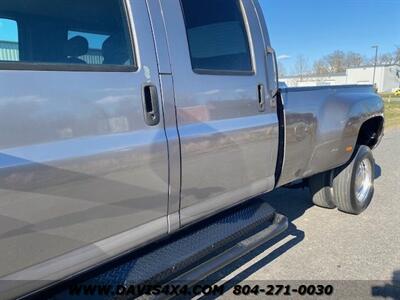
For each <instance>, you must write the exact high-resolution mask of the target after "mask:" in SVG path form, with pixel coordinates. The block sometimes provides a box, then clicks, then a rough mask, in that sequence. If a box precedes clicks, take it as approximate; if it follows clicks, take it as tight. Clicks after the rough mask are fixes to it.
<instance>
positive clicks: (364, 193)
mask: <svg viewBox="0 0 400 300" xmlns="http://www.w3.org/2000/svg"><path fill="white" fill-rule="evenodd" d="M371 188H372V165H371V161H370V160H369V159H367V158H365V159H363V160H362V161H361V163H360V164H359V166H358V168H357V171H356V178H355V193H356V199H357V201H358V202H360V203H364V202H365V201H366V200H367V199H368V196H369V194H370V192H371Z"/></svg>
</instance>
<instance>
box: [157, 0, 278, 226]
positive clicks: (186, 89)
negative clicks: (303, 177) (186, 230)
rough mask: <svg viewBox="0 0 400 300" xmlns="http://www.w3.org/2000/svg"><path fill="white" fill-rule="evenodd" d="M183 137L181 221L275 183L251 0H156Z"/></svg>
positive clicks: (274, 124) (271, 116)
mask: <svg viewBox="0 0 400 300" xmlns="http://www.w3.org/2000/svg"><path fill="white" fill-rule="evenodd" d="M161 5H162V9H163V14H164V17H165V23H166V28H167V36H168V41H169V47H170V57H171V65H172V73H173V78H174V85H175V101H176V109H177V117H178V130H179V134H180V138H181V156H182V190H181V222H182V224H183V225H186V224H188V223H190V222H192V221H193V220H195V219H198V218H201V217H203V216H205V215H208V214H211V213H215V211H217V210H220V209H223V208H226V207H229V206H232V205H234V204H236V203H238V202H240V201H242V200H244V199H246V198H250V197H252V196H255V195H257V194H261V193H263V192H266V191H269V190H271V189H272V188H273V187H274V184H275V178H274V173H275V164H276V158H277V150H278V118H277V113H276V108H275V107H274V103H273V101H269V100H270V97H269V95H268V92H267V90H268V87H267V78H266V68H265V66H266V55H265V47H264V44H263V37H262V33H261V30H260V27H259V23H258V18H257V14H256V11H255V9H254V7H253V3H252V1H250V0H243V1H241V0H202V1H198V0H181V1H180V0H169V1H161Z"/></svg>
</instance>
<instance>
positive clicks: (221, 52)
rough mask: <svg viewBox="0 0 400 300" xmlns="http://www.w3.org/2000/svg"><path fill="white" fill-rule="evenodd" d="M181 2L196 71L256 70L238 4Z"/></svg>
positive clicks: (232, 1) (206, 0)
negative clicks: (252, 63) (253, 68)
mask: <svg viewBox="0 0 400 300" xmlns="http://www.w3.org/2000/svg"><path fill="white" fill-rule="evenodd" d="M181 1H182V7H183V12H184V16H185V23H186V31H187V36H188V42H189V48H190V55H191V60H192V67H193V69H194V70H212V71H251V70H252V65H251V55H250V49H249V42H248V39H247V32H246V28H245V25H244V20H243V15H242V12H241V8H240V4H239V1H238V0H201V1H199V0H181Z"/></svg>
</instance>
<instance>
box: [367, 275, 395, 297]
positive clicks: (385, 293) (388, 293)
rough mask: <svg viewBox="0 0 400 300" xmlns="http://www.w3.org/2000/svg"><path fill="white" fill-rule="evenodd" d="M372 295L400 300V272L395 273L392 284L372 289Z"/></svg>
mask: <svg viewBox="0 0 400 300" xmlns="http://www.w3.org/2000/svg"><path fill="white" fill-rule="evenodd" d="M371 295H372V296H373V297H383V298H389V299H395V300H398V299H400V270H398V271H395V272H394V273H393V277H392V282H391V283H386V284H385V285H382V286H374V287H372V289H371Z"/></svg>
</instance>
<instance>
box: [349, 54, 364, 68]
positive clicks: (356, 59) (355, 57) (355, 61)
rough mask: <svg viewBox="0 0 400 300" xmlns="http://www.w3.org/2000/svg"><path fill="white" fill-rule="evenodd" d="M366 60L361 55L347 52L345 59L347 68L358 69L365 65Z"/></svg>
mask: <svg viewBox="0 0 400 300" xmlns="http://www.w3.org/2000/svg"><path fill="white" fill-rule="evenodd" d="M365 61H366V59H365V58H364V57H363V56H362V55H361V54H359V53H355V52H347V53H346V58H345V67H346V69H347V68H357V67H361V66H362V65H364V64H365Z"/></svg>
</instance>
